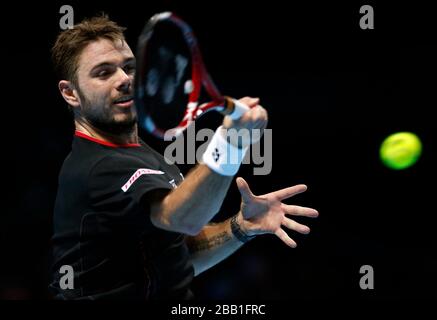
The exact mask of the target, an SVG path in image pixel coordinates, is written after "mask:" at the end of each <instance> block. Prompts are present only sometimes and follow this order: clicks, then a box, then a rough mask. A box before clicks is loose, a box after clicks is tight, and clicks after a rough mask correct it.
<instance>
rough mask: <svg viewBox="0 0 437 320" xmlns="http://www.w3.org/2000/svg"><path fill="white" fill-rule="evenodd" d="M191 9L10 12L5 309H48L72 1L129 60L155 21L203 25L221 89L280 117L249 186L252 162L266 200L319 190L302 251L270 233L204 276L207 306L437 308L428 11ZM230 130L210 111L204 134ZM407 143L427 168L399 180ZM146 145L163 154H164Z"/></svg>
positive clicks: (2, 270) (104, 5) (305, 199)
mask: <svg viewBox="0 0 437 320" xmlns="http://www.w3.org/2000/svg"><path fill="white" fill-rule="evenodd" d="M180 2H182V1H180ZM180 2H179V1H161V2H159V1H157V2H155V3H149V2H143V4H141V5H140V4H139V2H137V1H130V0H125V1H122V2H119V3H109V2H107V1H101V2H95V3H93V4H89V3H87V2H85V1H68V2H65V3H64V2H62V3H61V2H49V3H44V4H43V3H32V4H24V3H21V2H20V3H17V4H16V5H13V6H12V7H9V9H7V10H4V11H3V17H4V21H3V22H2V23H4V24H5V26H4V27H3V28H2V29H3V30H4V32H3V34H4V36H5V38H4V43H3V45H4V50H3V54H4V53H6V57H5V58H3V62H4V64H3V78H4V80H5V81H3V82H2V83H3V90H2V91H3V95H2V98H3V101H2V102H3V107H4V109H3V112H4V114H3V115H4V117H3V129H5V132H4V133H3V138H4V146H5V149H3V159H4V160H6V165H4V171H5V172H4V181H5V182H6V186H4V187H3V190H6V194H5V196H6V197H5V199H4V200H3V203H4V208H5V209H4V210H2V213H1V216H0V299H50V296H49V294H48V292H47V282H48V263H49V242H50V237H51V232H52V229H51V228H52V225H51V219H52V210H53V203H54V198H55V195H56V189H57V175H58V172H59V169H60V166H61V164H62V161H63V159H64V158H65V156H66V155H67V154H68V152H69V149H70V145H71V140H72V133H73V123H72V117H71V115H70V114H69V112H68V110H67V107H66V105H65V103H64V101H63V100H62V98H61V96H60V95H59V93H58V91H57V82H56V79H55V77H54V74H53V72H52V67H51V62H50V47H51V45H52V44H53V42H54V39H55V37H56V34H57V33H58V32H59V31H60V29H59V19H60V17H61V16H62V15H61V14H60V13H59V8H60V6H61V5H63V4H70V5H72V6H73V8H74V10H75V11H74V13H75V22H79V21H80V20H81V19H82V18H84V17H90V16H92V15H94V14H96V13H98V12H99V11H104V12H106V13H108V14H109V15H110V17H111V18H112V19H113V20H115V21H117V22H118V23H119V24H121V25H123V26H126V27H128V30H127V32H126V37H127V40H128V42H129V43H130V44H131V47H132V49H134V48H135V45H136V37H137V36H138V34H139V32H140V30H141V29H142V27H143V25H144V23H145V21H146V20H147V19H148V18H149V17H150V16H151V15H152V14H154V13H156V12H160V11H164V10H173V11H174V12H176V13H178V14H179V15H180V16H181V17H182V18H183V19H185V20H186V21H187V22H188V23H189V24H190V25H191V26H192V27H193V29H194V31H195V33H196V35H197V37H198V40H199V43H200V46H201V49H202V52H203V55H204V59H205V62H206V65H207V67H208V69H209V71H210V74H211V75H212V77H213V78H214V80H215V82H216V84H217V85H218V86H219V87H220V89H222V91H223V92H226V94H228V95H231V96H235V97H241V96H245V95H250V96H257V97H260V98H261V104H262V105H263V106H264V107H265V108H266V109H267V110H268V112H269V118H270V121H269V128H271V129H272V133H273V167H272V172H271V174H270V175H268V176H253V174H252V166H250V165H243V166H242V169H241V170H240V175H241V176H243V177H244V178H245V179H246V180H247V181H248V182H249V184H250V185H251V187H252V190H253V192H254V193H256V194H263V193H267V192H270V191H272V190H276V189H279V188H282V187H286V186H290V185H294V184H297V183H305V184H307V185H308V187H309V189H308V191H307V192H306V193H305V194H301V195H298V196H296V197H295V198H293V199H291V200H290V201H289V203H293V204H299V205H304V206H309V207H314V208H316V209H318V210H319V212H320V217H319V218H318V219H316V220H308V219H299V221H300V222H304V223H307V224H308V225H309V226H310V227H311V229H312V232H311V233H310V234H309V235H306V236H302V235H297V234H292V237H293V238H294V239H295V240H296V241H297V243H298V248H297V249H290V248H288V247H286V246H285V245H284V244H282V243H281V242H280V240H279V239H277V238H276V237H274V236H269V235H265V236H261V237H259V238H257V239H255V240H254V241H252V242H250V243H249V244H247V245H246V246H244V247H243V248H242V249H240V251H239V252H237V253H236V254H234V255H233V256H231V257H230V258H229V259H227V260H226V261H224V262H223V263H221V264H220V265H217V266H216V267H214V268H213V269H211V270H209V271H207V272H205V273H204V274H202V275H200V276H199V277H198V278H196V279H195V282H194V284H193V289H194V292H195V293H196V294H197V296H198V297H200V298H202V299H206V300H210V299H271V300H276V299H284V300H291V299H300V298H306V299H313V298H320V299H325V298H335V299H344V298H352V299H400V298H433V299H435V298H436V297H437V276H436V272H435V270H436V268H437V258H436V254H435V252H436V242H437V241H436V237H435V225H434V221H435V219H434V217H433V216H434V215H435V214H436V209H435V198H434V197H435V193H436V188H435V184H434V181H435V180H434V179H435V163H436V154H437V152H436V137H437V135H436V134H435V131H436V130H435V117H434V116H432V114H435V110H433V109H435V106H436V98H435V92H436V84H437V83H436V80H435V76H436V73H435V70H436V68H435V59H436V53H437V52H436V51H437V50H436V45H435V38H436V34H435V32H434V30H433V28H434V23H433V21H435V17H433V15H432V10H431V9H430V7H427V6H424V5H422V4H419V3H417V2H414V4H413V3H409V4H405V5H403V4H400V3H398V2H396V3H393V4H387V3H386V4H385V5H384V6H382V5H381V4H379V3H378V4H375V3H372V2H368V1H362V2H353V3H351V2H349V3H336V4H333V3H331V2H329V3H316V2H305V3H306V4H298V3H294V2H292V3H290V2H287V3H285V2H284V3H282V2H277V3H275V2H274V1H268V2H267V1H262V3H260V4H254V3H252V2H246V3H245V2H236V1H234V2H231V1H203V2H200V1H199V2H191V3H187V2H184V4H182V3H180ZM236 3H238V7H237V6H236ZM364 4H372V5H373V8H374V10H375V29H374V30H361V29H360V28H359V19H360V17H361V15H360V14H359V8H360V6H361V5H364ZM3 45H2V46H3ZM219 123H220V116H218V115H213V114H211V115H210V116H208V117H205V118H204V119H201V120H200V121H199V126H206V127H212V128H213V127H215V126H217V125H218V124H219ZM397 131H412V132H415V133H416V134H418V136H419V137H420V138H421V140H422V143H423V146H424V149H423V154H422V157H421V158H420V159H419V161H418V162H417V164H416V165H415V166H413V167H411V168H409V169H406V170H403V171H392V170H390V169H388V168H386V167H384V166H383V165H382V164H381V162H380V160H379V157H378V151H379V146H380V144H381V142H382V140H383V139H384V138H385V137H386V136H387V135H388V134H391V133H393V132H397ZM142 137H143V139H144V140H146V142H148V143H149V144H151V145H152V146H153V147H155V148H156V149H158V150H161V151H163V150H164V147H165V145H164V144H163V143H162V142H159V141H157V140H156V139H154V138H152V137H151V136H148V135H146V134H144V133H143V134H142ZM181 169H182V170H183V171H184V172H187V171H188V170H189V169H190V167H189V166H181ZM239 201H240V198H239V193H238V191H237V188H236V186H235V185H233V186H232V187H231V190H230V192H229V194H228V197H227V199H226V201H225V203H224V204H223V208H222V212H221V213H220V214H219V215H218V216H217V218H216V219H217V220H220V219H224V218H227V217H229V216H231V215H233V214H234V213H236V211H237V210H238V207H239ZM362 265H371V266H372V267H373V268H374V272H375V289H374V290H361V289H360V287H359V280H360V277H361V276H362V275H361V274H360V273H359V269H360V267H361V266H362Z"/></svg>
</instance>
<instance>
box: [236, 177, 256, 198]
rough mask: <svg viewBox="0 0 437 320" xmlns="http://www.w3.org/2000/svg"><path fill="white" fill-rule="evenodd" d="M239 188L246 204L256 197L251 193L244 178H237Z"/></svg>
mask: <svg viewBox="0 0 437 320" xmlns="http://www.w3.org/2000/svg"><path fill="white" fill-rule="evenodd" d="M237 186H238V190H239V191H240V194H241V197H242V198H243V201H244V202H248V201H250V200H251V199H252V198H253V197H254V195H253V193H252V191H250V188H249V185H248V184H247V182H246V180H244V179H243V178H241V177H238V178H237Z"/></svg>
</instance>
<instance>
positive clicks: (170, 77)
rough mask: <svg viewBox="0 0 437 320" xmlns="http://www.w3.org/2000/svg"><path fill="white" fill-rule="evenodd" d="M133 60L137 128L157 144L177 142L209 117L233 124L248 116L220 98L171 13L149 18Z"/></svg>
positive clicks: (186, 31)
mask: <svg viewBox="0 0 437 320" xmlns="http://www.w3.org/2000/svg"><path fill="white" fill-rule="evenodd" d="M136 58H137V70H136V75H135V105H136V108H137V113H138V123H139V125H140V126H141V127H142V128H143V129H145V130H146V131H148V132H150V133H151V134H153V135H154V136H156V137H158V138H162V139H164V138H165V139H167V138H173V137H177V136H179V135H180V134H182V133H183V132H184V130H185V129H186V128H187V127H188V126H189V125H190V124H191V123H192V122H193V121H195V120H196V119H197V118H199V117H200V116H202V115H203V114H205V113H207V112H208V111H212V110H215V111H218V112H220V113H222V114H223V115H229V116H230V117H231V118H232V119H233V120H237V119H239V118H240V117H241V116H242V115H243V114H244V113H245V112H246V111H248V110H249V107H247V106H246V105H245V104H243V103H241V102H239V101H237V100H235V99H233V98H230V97H227V96H224V95H222V94H221V93H220V91H219V90H218V89H217V87H216V85H215V84H214V82H213V81H212V79H211V77H210V75H209V74H208V72H207V70H206V68H205V65H204V63H203V59H202V55H201V53H200V50H199V46H198V43H197V40H196V37H195V36H194V34H193V32H192V30H191V28H190V26H189V25H188V24H187V23H185V22H184V21H183V20H182V19H180V18H179V17H177V16H176V15H174V14H173V13H171V12H162V13H158V14H155V15H154V16H153V17H152V18H150V20H149V21H148V22H147V24H146V26H145V27H144V29H143V31H142V33H141V35H140V37H139V38H138V45H137V56H136Z"/></svg>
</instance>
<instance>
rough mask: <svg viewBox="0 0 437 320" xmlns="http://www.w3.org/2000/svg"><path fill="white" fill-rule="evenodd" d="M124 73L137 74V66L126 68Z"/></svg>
mask: <svg viewBox="0 0 437 320" xmlns="http://www.w3.org/2000/svg"><path fill="white" fill-rule="evenodd" d="M124 71H125V72H126V73H135V66H126V67H125V68H124Z"/></svg>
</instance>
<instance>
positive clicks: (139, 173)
mask: <svg viewBox="0 0 437 320" xmlns="http://www.w3.org/2000/svg"><path fill="white" fill-rule="evenodd" d="M143 174H164V172H162V171H159V170H152V169H138V170H137V171H135V173H134V174H133V175H132V176H131V177H130V178H129V180H128V181H127V182H126V183H125V184H124V186H122V187H121V190H123V192H126V191H127V190H128V189H129V188H130V186H131V185H132V184H133V183H134V182H135V181H136V180H137V179H138V178H139V177H141V176H142V175H143Z"/></svg>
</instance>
